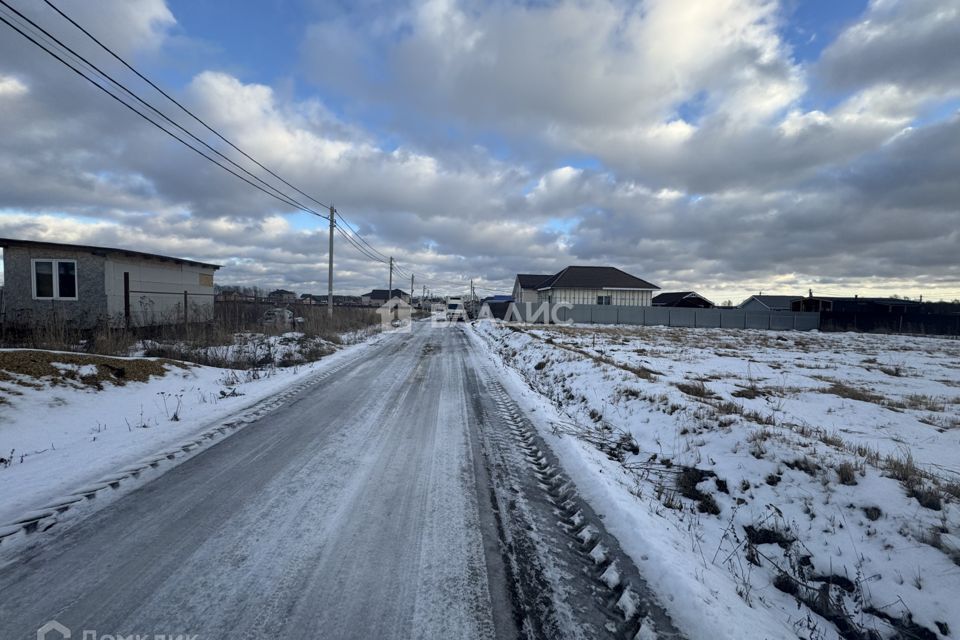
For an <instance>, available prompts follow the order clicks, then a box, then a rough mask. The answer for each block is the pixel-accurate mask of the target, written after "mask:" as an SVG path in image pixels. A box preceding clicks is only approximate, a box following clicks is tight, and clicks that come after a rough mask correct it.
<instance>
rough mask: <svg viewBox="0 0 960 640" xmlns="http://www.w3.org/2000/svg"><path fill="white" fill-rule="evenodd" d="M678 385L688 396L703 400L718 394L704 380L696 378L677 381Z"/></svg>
mask: <svg viewBox="0 0 960 640" xmlns="http://www.w3.org/2000/svg"><path fill="white" fill-rule="evenodd" d="M676 387H677V389H679V390H680V391H682V392H684V393H685V394H687V395H688V396H692V397H694V398H699V399H701V400H706V399H708V398H715V397H716V395H717V394H715V393H714V392H713V391H711V390H710V389H709V388H708V387H707V385H705V384H704V383H703V380H694V381H693V382H678V383H676Z"/></svg>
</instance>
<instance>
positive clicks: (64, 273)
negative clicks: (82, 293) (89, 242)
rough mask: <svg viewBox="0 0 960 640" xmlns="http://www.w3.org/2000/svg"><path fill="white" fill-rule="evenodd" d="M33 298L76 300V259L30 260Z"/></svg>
mask: <svg viewBox="0 0 960 640" xmlns="http://www.w3.org/2000/svg"><path fill="white" fill-rule="evenodd" d="M31 266H32V269H31V276H32V278H31V279H32V281H33V298H34V300H76V299H77V261H76V260H53V259H50V260H46V259H35V260H31Z"/></svg>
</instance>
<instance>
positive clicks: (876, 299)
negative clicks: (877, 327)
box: [804, 296, 920, 306]
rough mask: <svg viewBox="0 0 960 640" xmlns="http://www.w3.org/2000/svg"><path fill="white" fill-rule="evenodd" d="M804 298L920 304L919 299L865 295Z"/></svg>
mask: <svg viewBox="0 0 960 640" xmlns="http://www.w3.org/2000/svg"><path fill="white" fill-rule="evenodd" d="M804 300H831V301H834V302H859V303H861V304H885V305H902V306H913V305H918V304H920V301H919V300H904V299H903V298H864V297H863V296H813V297H812V298H804Z"/></svg>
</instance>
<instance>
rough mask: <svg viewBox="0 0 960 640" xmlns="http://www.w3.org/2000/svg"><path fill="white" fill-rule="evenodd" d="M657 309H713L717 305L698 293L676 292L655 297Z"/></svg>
mask: <svg viewBox="0 0 960 640" xmlns="http://www.w3.org/2000/svg"><path fill="white" fill-rule="evenodd" d="M652 302H653V306H655V307H686V308H688V309H689V308H693V309H712V308H713V307H715V306H716V305H715V304H713V303H712V302H710V301H709V300H707V299H706V298H704V297H703V296H701V295H700V294H699V293H697V292H696V291H675V292H670V293H661V294H659V295H656V296H654V297H653V301H652Z"/></svg>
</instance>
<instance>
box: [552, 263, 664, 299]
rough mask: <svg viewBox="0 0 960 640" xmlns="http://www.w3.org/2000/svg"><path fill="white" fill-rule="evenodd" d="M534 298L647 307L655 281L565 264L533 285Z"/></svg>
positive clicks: (607, 270) (614, 268) (599, 268)
mask: <svg viewBox="0 0 960 640" xmlns="http://www.w3.org/2000/svg"><path fill="white" fill-rule="evenodd" d="M535 286H536V289H537V301H538V302H541V303H543V302H549V303H551V304H555V303H567V304H574V305H576V304H599V305H617V306H628V307H649V306H650V303H651V300H652V298H653V292H654V291H656V290H658V289H659V288H660V287H658V286H657V285H655V284H651V283H649V282H647V281H646V280H642V279H640V278H638V277H636V276H632V275H630V274H629V273H627V272H625V271H621V270H620V269H617V268H616V267H567V268H566V269H564V270H563V271H561V272H560V273H557V274H555V275H552V276H550V277H549V278H547V279H546V280H544V281H543V282H540V283H539V284H537V285H535Z"/></svg>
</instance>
